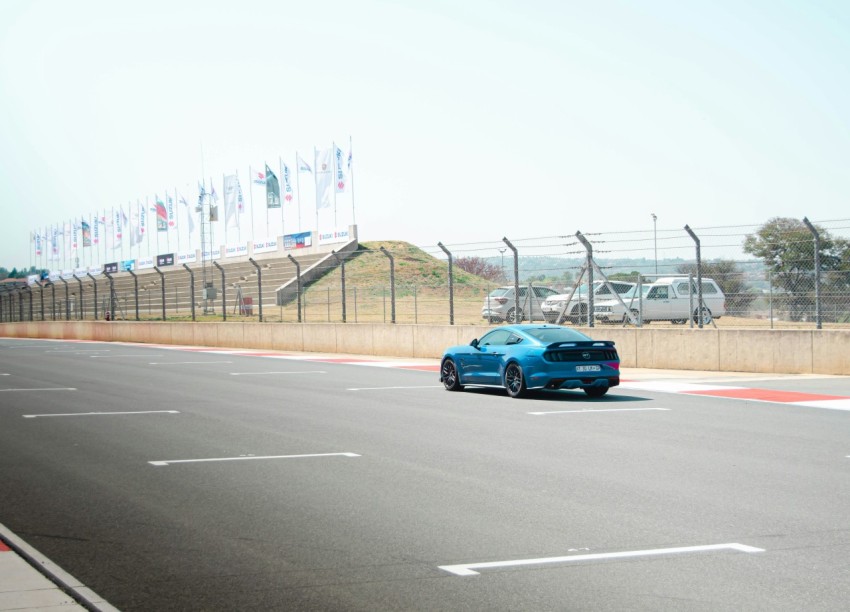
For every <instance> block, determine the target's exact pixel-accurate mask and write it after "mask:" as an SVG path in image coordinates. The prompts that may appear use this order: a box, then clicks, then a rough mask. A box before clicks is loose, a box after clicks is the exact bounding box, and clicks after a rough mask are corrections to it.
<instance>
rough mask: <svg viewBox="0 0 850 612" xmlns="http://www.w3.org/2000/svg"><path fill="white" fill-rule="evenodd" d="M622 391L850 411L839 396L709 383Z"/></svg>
mask: <svg viewBox="0 0 850 612" xmlns="http://www.w3.org/2000/svg"><path fill="white" fill-rule="evenodd" d="M620 388H621V389H633V390H635V391H654V392H659V393H682V394H685V395H704V396H710V397H725V398H728V399H741V400H750V401H754V402H768V403H774V404H789V405H794V406H807V407H810V408H827V409H829V410H850V397H844V396H840V395H825V394H822V393H803V392H800V391H779V390H776V389H759V388H752V387H737V386H728V385H711V384H706V383H689V382H681V381H654V380H653V381H623V382H621V383H620Z"/></svg>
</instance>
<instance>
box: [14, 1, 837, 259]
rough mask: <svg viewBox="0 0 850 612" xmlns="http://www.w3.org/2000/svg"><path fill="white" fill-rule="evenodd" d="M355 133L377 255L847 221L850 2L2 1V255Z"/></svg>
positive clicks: (309, 218)
mask: <svg viewBox="0 0 850 612" xmlns="http://www.w3.org/2000/svg"><path fill="white" fill-rule="evenodd" d="M349 137H350V138H351V139H352V142H353V147H354V168H355V174H354V204H353V208H354V213H355V214H356V221H357V224H358V226H359V233H360V239H361V240H382V239H398V240H406V241H409V242H412V243H414V244H417V245H435V244H436V243H437V242H438V241H442V242H443V243H444V244H446V245H452V244H460V243H470V242H476V241H498V240H500V239H501V238H502V236H509V237H512V238H516V239H519V238H525V237H536V236H550V235H559V234H560V235H572V234H574V233H575V232H576V231H577V230H582V231H584V232H616V231H624V230H636V229H638V230H647V231H651V230H652V227H653V223H652V219H651V213H653V212H654V213H655V214H657V216H658V221H657V227H658V228H659V229H674V228H675V229H679V228H682V226H684V225H685V224H689V225H690V226H691V227H693V228H700V227H711V226H716V225H738V224H741V225H747V224H759V223H762V222H764V221H765V220H767V219H768V218H769V217H772V216H789V217H795V218H802V217H803V216H807V217H808V218H809V219H811V220H813V221H818V220H824V219H842V218H847V217H850V213H848V207H847V194H848V193H850V172H848V162H850V3H848V2H846V0H837V1H834V2H831V1H826V0H823V1H821V0H799V1H782V0H765V1H759V0H754V1H747V2H741V1H740V0H715V1H712V2H690V1H682V0H670V1H664V0H644V1H632V2H625V1H616V0H606V1H599V2H587V1H573V0H560V1H553V2H548V1H542V0H530V1H529V0H525V1H522V2H520V1H513V0H488V1H484V0H465V1H463V2H458V1H457V0H451V1H449V0H431V1H426V0H419V1H418V2H414V1H407V0H396V1H386V0H347V1H344V2H343V1H338V0H325V1H323V2H309V1H303V0H300V1H297V2H295V1H291V0H274V1H268V2H266V1H261V0H242V1H239V2H233V1H228V2H222V1H218V0H212V1H210V0H205V1H203V2H200V1H197V2H195V1H191V0H168V1H160V0H153V1H150V0H145V1H144V2H125V1H122V0H102V1H99V0H74V1H73V2H69V1H66V0H43V1H39V0H0V198H2V210H3V219H2V223H0V266H5V267H8V268H11V267H13V266H21V265H29V263H30V259H29V255H28V253H29V249H30V243H29V233H30V231H32V230H34V229H36V228H38V227H43V226H45V225H49V224H53V223H58V222H61V221H63V220H68V219H69V218H72V217H76V216H80V215H90V214H93V213H94V212H95V211H101V210H103V209H104V208H111V207H113V206H116V207H117V206H122V205H123V206H126V205H127V203H128V202H131V201H132V202H135V201H136V200H138V199H141V200H142V201H144V199H145V198H146V197H150V198H152V197H153V195H154V194H155V193H157V192H159V193H161V192H162V191H163V190H164V189H174V188H179V189H181V190H182V189H192V191H191V194H192V196H193V197H196V196H197V191H196V187H195V185H196V184H197V181H198V180H199V179H201V178H202V175H204V176H206V177H213V179H214V180H218V181H220V180H221V176H222V173H224V172H232V171H238V172H239V175H240V180H241V182H242V184H243V185H246V184H247V183H248V168H249V166H253V167H254V168H257V167H258V166H260V165H261V164H263V163H264V162H265V161H268V162H269V163H270V165H272V167H276V166H277V160H278V158H279V157H280V156H282V157H283V159H284V161H287V162H288V163H289V164H290V165H294V163H295V152H296V151H298V152H300V153H301V154H302V155H304V156H305V157H308V158H312V151H313V147H314V146H316V147H323V146H329V145H330V143H331V142H332V141H336V142H337V143H339V144H340V146H341V147H342V148H343V149H344V150H345V151H346V153H347V152H348V142H349ZM310 180H311V179H309V177H308V176H307V175H301V183H302V189H301V197H302V214H303V215H304V222H303V225H304V226H305V227H303V228H302V229H314V227H311V224H312V225H313V226H314V225H315V209H314V208H313V204H312V203H311V201H310V200H311V199H312V197H313V195H312V191H311V189H310V188H305V186H304V185H305V181H307V182H308V186H309V185H311V184H310V183H309V181H310ZM219 185H220V184H219ZM187 186H189V187H187ZM218 189H220V186H219V187H218ZM254 196H255V198H257V197H259V198H260V200H262V195H261V194H260V193H259V192H257V191H255V194H254ZM255 204H256V200H255ZM351 209H352V206H351V203H350V197H349V198H348V199H343V200H342V204H341V205H340V208H339V209H338V211H337V214H338V223H339V225H346V224H347V223H348V222H349V221H350V218H351V214H352V210H351ZM290 212H291V211H290ZM294 229H295V228H294V227H293V226H292V225H291V224H290V226H289V227H288V228H287V232H288V231H290V230H294ZM243 235H244V234H243Z"/></svg>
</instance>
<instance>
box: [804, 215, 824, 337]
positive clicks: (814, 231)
mask: <svg viewBox="0 0 850 612" xmlns="http://www.w3.org/2000/svg"><path fill="white" fill-rule="evenodd" d="M803 223H805V224H806V227H807V228H809V231H810V232H811V233H812V236H814V239H815V321H816V323H817V328H818V329H822V328H823V318H822V316H821V303H820V234H819V233H818V231H817V229H815V226H814V225H812V224H811V222H810V221H809V219H808V217H803Z"/></svg>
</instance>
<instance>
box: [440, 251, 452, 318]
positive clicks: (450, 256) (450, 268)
mask: <svg viewBox="0 0 850 612" xmlns="http://www.w3.org/2000/svg"><path fill="white" fill-rule="evenodd" d="M437 246H438V247H440V248H441V249H443V253H445V254H446V255H447V256H448V258H449V325H454V324H455V285H454V277H453V275H452V254H451V253H450V252H449V250H448V249H447V248H446V247H444V246H443V243H442V242H438V243H437Z"/></svg>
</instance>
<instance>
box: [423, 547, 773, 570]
mask: <svg viewBox="0 0 850 612" xmlns="http://www.w3.org/2000/svg"><path fill="white" fill-rule="evenodd" d="M708 550H737V551H740V552H745V553H757V552H764V549H763V548H756V547H754V546H747V545H746V544H736V543H732V544H708V545H705V546H684V547H680V548H655V549H650V550H627V551H624V552H613V553H596V554H590V555H568V556H566V557H544V558H540V559H518V560H514V561H491V562H488V563H465V564H462V565H440V566H439V568H440V569H441V570H444V571H446V572H449V573H450V574H454V575H455V576H477V575H478V572H477V571H475V570H480V569H488V568H494V567H518V566H522V565H543V564H546V563H569V562H573V563H575V562H577V561H598V560H604V559H628V558H631V557H650V556H658V555H676V554H682V553H692V552H704V551H708Z"/></svg>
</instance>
